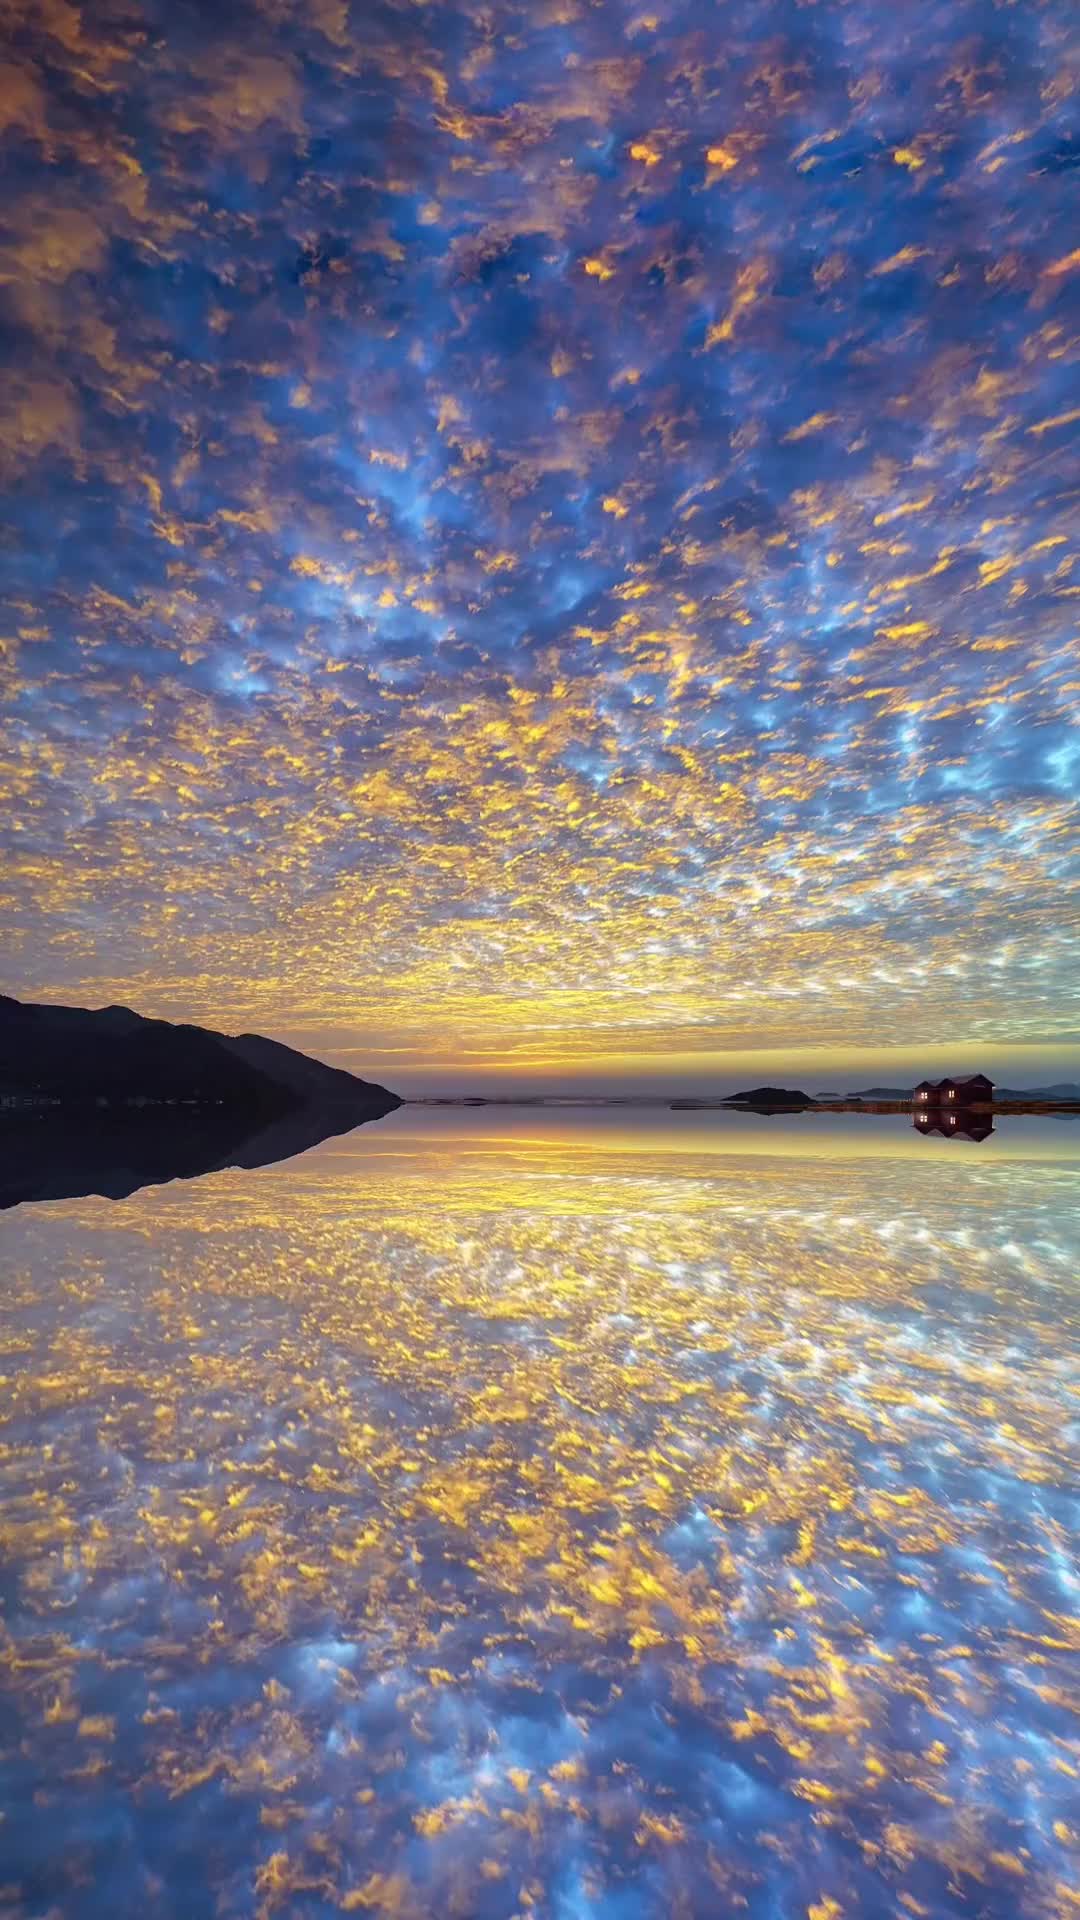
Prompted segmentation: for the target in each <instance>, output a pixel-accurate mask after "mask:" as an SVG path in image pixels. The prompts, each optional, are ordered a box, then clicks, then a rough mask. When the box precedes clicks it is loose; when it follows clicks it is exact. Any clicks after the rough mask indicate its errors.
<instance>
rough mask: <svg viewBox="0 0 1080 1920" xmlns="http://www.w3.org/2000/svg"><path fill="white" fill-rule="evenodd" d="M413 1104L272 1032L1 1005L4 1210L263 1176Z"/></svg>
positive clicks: (107, 1010) (117, 1011)
mask: <svg viewBox="0 0 1080 1920" xmlns="http://www.w3.org/2000/svg"><path fill="white" fill-rule="evenodd" d="M400 1105H401V1101H400V1100H399V1098H398V1096H397V1095H396V1094H394V1093H390V1092H389V1091H388V1089H387V1088H386V1087H380V1086H377V1085H375V1084H374V1083H373V1082H371V1081H369V1080H360V1079H357V1077H356V1076H355V1075H354V1074H351V1073H346V1072H344V1071H343V1070H342V1069H341V1068H338V1067H328V1066H326V1065H325V1064H324V1063H323V1062H322V1061H321V1060H312V1059H311V1058H310V1057H309V1056H308V1055H307V1054H303V1053H298V1052H297V1051H296V1050H295V1048H293V1047H286V1046H283V1045H282V1044H281V1043H280V1042H279V1041H276V1040H268V1039H265V1038H264V1037H263V1036H262V1035H260V1034H256V1033H243V1034H237V1035H230V1034H223V1033H214V1032H212V1031H211V1030H210V1029H209V1028H206V1027H196V1026H187V1025H180V1026H174V1025H172V1024H171V1023H170V1022H169V1021H167V1020H147V1019H144V1018H143V1016H142V1015H141V1014H137V1013H133V1012H132V1011H131V1009H130V1008H129V1007H103V1008H101V1009H99V1010H91V1009H89V1008H86V1007H50V1006H42V1005H37V1004H34V1003H28V1002H23V1001H19V1000H13V999H10V998H8V997H6V996H4V995H0V1206H14V1205H17V1204H18V1203H19V1202H20V1201H22V1200H32V1199H61V1198H68V1197H73V1196H75V1195H78V1194H84V1193H101V1194H106V1195H109V1196H111V1197H114V1198H119V1197H121V1196H123V1195H124V1194H127V1193H131V1192H133V1191H134V1189H135V1188H136V1187H139V1186H143V1185H145V1184H147V1183H148V1182H158V1181H162V1180H170V1179H177V1178H188V1177H190V1176H191V1175H193V1174H197V1173H206V1172H211V1171H213V1170H215V1169H217V1168H219V1167H224V1166H247V1167H255V1166H262V1165H265V1164H267V1163H269V1162H270V1161H273V1160H278V1159H283V1158H285V1157H286V1156H288V1155H290V1154H294V1153H299V1152H302V1151H303V1150H304V1148H306V1147H310V1146H314V1145H315V1144H316V1142H317V1141H319V1140H322V1139H325V1138H327V1136H328V1135H331V1134H335V1133H344V1132H347V1131H349V1130H350V1129H351V1128H352V1127H355V1126H359V1125H361V1124H362V1123H363V1122H364V1121H367V1120H377V1119H380V1118H381V1117H382V1116H383V1115H384V1114H387V1113H392V1112H393V1110H394V1109H395V1107H399V1106H400Z"/></svg>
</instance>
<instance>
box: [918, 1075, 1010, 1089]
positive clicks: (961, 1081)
mask: <svg viewBox="0 0 1080 1920" xmlns="http://www.w3.org/2000/svg"><path fill="white" fill-rule="evenodd" d="M993 1084H994V1083H993V1081H992V1080H990V1079H988V1078H987V1076H986V1074H985V1073H947V1074H946V1075H945V1078H944V1080H920V1081H919V1085H918V1086H917V1087H916V1089H915V1091H916V1093H918V1092H919V1089H920V1088H922V1087H933V1088H935V1089H937V1088H938V1087H992V1086H993Z"/></svg>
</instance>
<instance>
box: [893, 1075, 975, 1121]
mask: <svg viewBox="0 0 1080 1920" xmlns="http://www.w3.org/2000/svg"><path fill="white" fill-rule="evenodd" d="M912 1097H913V1101H914V1105H915V1109H916V1112H918V1111H919V1110H922V1111H923V1112H926V1111H927V1110H928V1109H931V1108H936V1109H938V1110H939V1111H940V1110H941V1109H942V1108H944V1109H946V1110H948V1111H951V1112H953V1113H955V1112H957V1110H958V1109H960V1108H962V1107H983V1106H989V1104H990V1103H991V1101H992V1100H993V1098H994V1083H993V1081H992V1080H988V1079H987V1077H986V1075H985V1073H969V1074H967V1075H966V1076H965V1077H962V1078H960V1079H952V1080H920V1081H919V1084H918V1086H917V1087H916V1089H915V1092H914V1095H913V1096H912Z"/></svg>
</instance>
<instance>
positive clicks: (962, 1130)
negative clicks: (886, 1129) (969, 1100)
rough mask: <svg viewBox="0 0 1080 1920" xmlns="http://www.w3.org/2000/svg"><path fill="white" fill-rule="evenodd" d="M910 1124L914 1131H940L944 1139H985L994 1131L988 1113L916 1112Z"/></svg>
mask: <svg viewBox="0 0 1080 1920" xmlns="http://www.w3.org/2000/svg"><path fill="white" fill-rule="evenodd" d="M911 1124H912V1126H913V1127H914V1129H915V1131H916V1133H940V1134H944V1136H945V1138H946V1140H956V1139H958V1138H959V1139H963V1140H985V1139H986V1137H987V1135H988V1134H991V1133H993V1132H994V1131H995V1128H994V1122H993V1120H992V1119H991V1117H990V1115H989V1114H974V1113H963V1112H961V1113H941V1112H940V1111H939V1112H937V1113H933V1112H931V1113H917V1114H916V1115H915V1116H914V1118H913V1120H912V1122H911Z"/></svg>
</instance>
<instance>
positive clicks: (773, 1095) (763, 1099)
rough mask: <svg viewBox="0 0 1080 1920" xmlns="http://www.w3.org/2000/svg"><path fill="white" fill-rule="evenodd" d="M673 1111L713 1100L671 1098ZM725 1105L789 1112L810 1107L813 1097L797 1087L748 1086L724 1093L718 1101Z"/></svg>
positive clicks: (711, 1103)
mask: <svg viewBox="0 0 1080 1920" xmlns="http://www.w3.org/2000/svg"><path fill="white" fill-rule="evenodd" d="M669 1104H670V1106H671V1110H672V1112H673V1113H689V1112H693V1111H694V1110H695V1109H701V1108H705V1107H714V1106H716V1104H717V1102H716V1101H715V1100H694V1099H689V1098H688V1099H685V1100H672V1101H671V1102H670V1103H669ZM720 1104H721V1105H722V1106H725V1107H752V1108H753V1109H754V1110H755V1111H756V1112H758V1113H776V1112H789V1111H792V1110H793V1109H797V1108H801V1107H812V1106H813V1105H814V1097H813V1095H812V1094H809V1093H803V1092H802V1090H801V1088H799V1087H748V1088H747V1089H746V1090H745V1091H744V1092H743V1093H729V1094H726V1095H725V1096H724V1098H723V1100H722V1101H721V1102H720Z"/></svg>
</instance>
